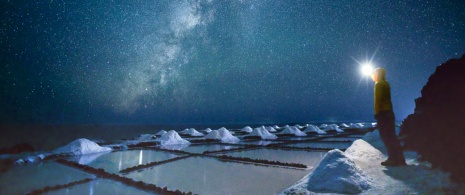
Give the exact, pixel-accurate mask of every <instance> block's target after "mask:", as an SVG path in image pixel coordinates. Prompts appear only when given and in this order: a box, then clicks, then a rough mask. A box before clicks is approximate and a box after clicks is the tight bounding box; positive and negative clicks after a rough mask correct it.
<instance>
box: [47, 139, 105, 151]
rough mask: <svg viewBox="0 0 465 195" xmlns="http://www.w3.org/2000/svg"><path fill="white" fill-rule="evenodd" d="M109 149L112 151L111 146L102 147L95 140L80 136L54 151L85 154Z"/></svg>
mask: <svg viewBox="0 0 465 195" xmlns="http://www.w3.org/2000/svg"><path fill="white" fill-rule="evenodd" d="M107 151H111V148H109V147H101V146H99V145H98V144H97V143H95V142H93V141H90V140H88V139H85V138H80V139H77V140H74V141H72V142H71V143H69V144H68V145H66V146H63V147H61V148H58V149H56V150H54V151H53V152H54V153H55V154H68V155H83V154H93V153H99V152H107Z"/></svg>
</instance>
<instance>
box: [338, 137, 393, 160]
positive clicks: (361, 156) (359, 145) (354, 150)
mask: <svg viewBox="0 0 465 195" xmlns="http://www.w3.org/2000/svg"><path fill="white" fill-rule="evenodd" d="M344 154H345V155H346V156H347V157H349V158H351V159H357V160H363V161H372V160H380V159H384V158H385V156H384V154H383V153H381V151H379V150H378V149H376V148H374V147H373V146H372V145H371V144H369V143H368V142H366V141H365V140H362V139H357V140H355V141H354V143H352V145H351V146H350V147H349V148H347V149H346V151H345V152H344Z"/></svg>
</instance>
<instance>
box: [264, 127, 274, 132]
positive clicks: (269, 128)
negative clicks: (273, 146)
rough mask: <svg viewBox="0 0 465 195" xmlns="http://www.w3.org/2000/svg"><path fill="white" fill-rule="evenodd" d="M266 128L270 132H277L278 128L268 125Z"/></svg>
mask: <svg viewBox="0 0 465 195" xmlns="http://www.w3.org/2000/svg"><path fill="white" fill-rule="evenodd" d="M266 130H267V131H268V132H276V129H275V128H273V127H266Z"/></svg>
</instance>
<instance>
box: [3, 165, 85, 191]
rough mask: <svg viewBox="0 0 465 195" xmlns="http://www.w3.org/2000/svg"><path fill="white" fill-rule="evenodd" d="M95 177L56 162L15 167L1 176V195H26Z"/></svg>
mask: <svg viewBox="0 0 465 195" xmlns="http://www.w3.org/2000/svg"><path fill="white" fill-rule="evenodd" d="M93 177H94V176H92V175H89V174H87V173H84V172H81V171H79V170H76V169H72V168H69V167H66V166H64V165H61V164H58V163H54V162H44V163H41V164H37V165H25V166H14V167H12V168H11V169H8V170H7V171H6V172H2V173H1V174H0V194H26V193H29V192H32V191H33V190H37V189H42V188H44V187H46V186H56V185H62V184H66V183H70V182H75V181H80V180H83V179H86V178H93Z"/></svg>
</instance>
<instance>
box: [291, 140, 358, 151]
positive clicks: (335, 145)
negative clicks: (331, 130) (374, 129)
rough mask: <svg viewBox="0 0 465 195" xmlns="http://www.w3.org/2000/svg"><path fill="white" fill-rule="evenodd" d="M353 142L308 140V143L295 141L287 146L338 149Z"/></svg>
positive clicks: (344, 147) (346, 146)
mask: <svg viewBox="0 0 465 195" xmlns="http://www.w3.org/2000/svg"><path fill="white" fill-rule="evenodd" d="M351 144H352V143H350V142H307V143H295V144H286V146H292V147H298V148H308V147H312V148H337V149H346V148H348V147H349V146H350V145H351Z"/></svg>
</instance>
